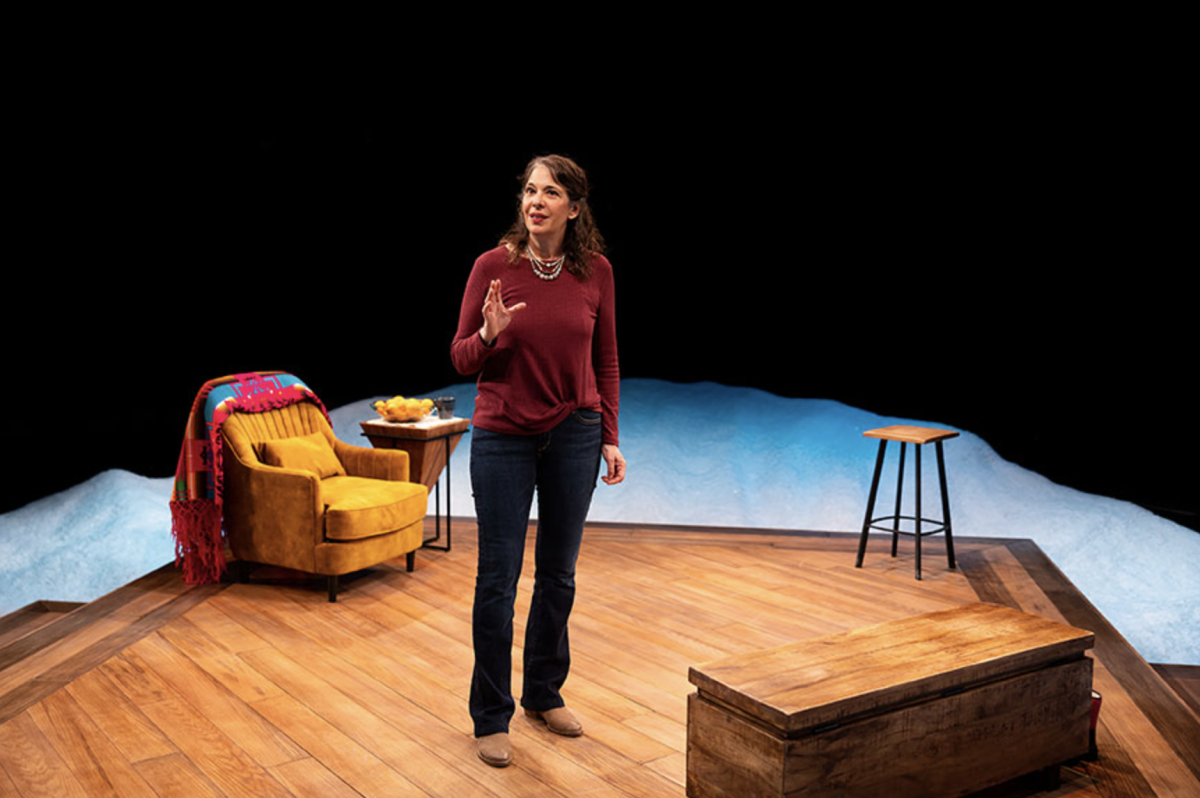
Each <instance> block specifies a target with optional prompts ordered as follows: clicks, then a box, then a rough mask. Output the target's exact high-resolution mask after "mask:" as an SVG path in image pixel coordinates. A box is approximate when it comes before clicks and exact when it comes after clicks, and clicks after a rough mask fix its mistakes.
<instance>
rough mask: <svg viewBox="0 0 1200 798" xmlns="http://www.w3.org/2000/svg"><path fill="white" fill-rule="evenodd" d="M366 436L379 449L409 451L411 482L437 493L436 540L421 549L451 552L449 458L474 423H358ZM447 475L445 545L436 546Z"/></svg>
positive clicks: (460, 420) (437, 420)
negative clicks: (443, 475) (444, 476)
mask: <svg viewBox="0 0 1200 798" xmlns="http://www.w3.org/2000/svg"><path fill="white" fill-rule="evenodd" d="M359 426H361V427H362V431H363V435H365V436H366V437H367V440H369V441H371V445H372V446H374V447H375V448H376V449H403V450H404V451H406V452H408V476H409V481H410V482H419V483H420V484H422V485H424V486H425V487H427V488H429V489H430V490H432V491H433V492H434V494H433V512H434V531H435V534H434V536H433V537H431V538H429V539H428V540H426V541H425V542H424V543H423V544H422V546H423V547H424V548H427V549H437V550H438V551H450V469H449V468H448V466H449V465H450V455H452V454H453V453H454V450H455V449H456V448H457V447H458V442H459V440H460V439H461V438H462V436H463V435H465V434H466V433H467V428H468V427H470V426H471V422H470V421H468V420H467V419H465V418H449V419H445V420H443V419H440V418H427V419H423V420H421V421H410V422H397V421H385V420H384V419H382V418H379V419H372V420H371V421H363V422H361V423H360V424H359ZM443 470H444V471H445V472H446V545H445V546H437V545H433V544H435V543H437V542H438V541H440V540H441V538H442V511H441V507H442V497H441V488H440V485H441V479H440V477H441V475H442V471H443Z"/></svg>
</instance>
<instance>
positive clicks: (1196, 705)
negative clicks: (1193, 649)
mask: <svg viewBox="0 0 1200 798" xmlns="http://www.w3.org/2000/svg"><path fill="white" fill-rule="evenodd" d="M1150 667H1151V668H1154V672H1155V673H1157V674H1158V675H1159V676H1160V677H1161V678H1162V680H1163V681H1164V682H1166V683H1167V685H1168V686H1169V687H1170V688H1171V689H1172V690H1174V691H1175V693H1176V695H1178V696H1179V698H1180V700H1182V701H1183V703H1185V704H1187V706H1188V708H1189V709H1190V710H1192V714H1193V715H1195V716H1196V719H1197V720H1200V665H1163V664H1161V663H1151V664H1150Z"/></svg>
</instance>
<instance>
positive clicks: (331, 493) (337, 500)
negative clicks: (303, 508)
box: [321, 476, 429, 540]
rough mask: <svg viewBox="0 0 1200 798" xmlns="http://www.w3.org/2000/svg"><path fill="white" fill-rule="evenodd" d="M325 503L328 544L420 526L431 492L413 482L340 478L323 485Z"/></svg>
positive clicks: (323, 482) (322, 483) (324, 481)
mask: <svg viewBox="0 0 1200 798" xmlns="http://www.w3.org/2000/svg"><path fill="white" fill-rule="evenodd" d="M321 502H322V503H323V504H324V505H325V538H326V539H327V540H361V539H363V538H369V537H374V536H376V535H382V534H385V533H389V532H394V531H395V530H397V529H401V528H402V527H406V526H408V525H409V524H414V523H417V522H419V521H420V520H421V519H422V518H424V517H425V511H426V508H427V506H428V504H429V492H428V490H427V489H426V488H425V486H424V485H417V484H414V483H412V482H386V481H384V480H379V479H367V478H365V477H347V476H339V477H329V478H328V479H324V480H322V481H321Z"/></svg>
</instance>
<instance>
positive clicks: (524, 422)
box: [450, 155, 625, 767]
mask: <svg viewBox="0 0 1200 798" xmlns="http://www.w3.org/2000/svg"><path fill="white" fill-rule="evenodd" d="M587 198H588V186H587V175H586V174H585V173H584V171H583V170H582V169H581V168H580V167H579V166H578V165H577V164H576V163H575V162H574V161H572V160H571V159H569V158H565V157H562V156H558V155H548V156H544V157H539V158H534V159H533V160H532V161H530V162H529V165H528V166H527V167H526V168H525V174H524V175H523V177H522V179H521V195H520V204H519V208H518V214H517V220H516V222H515V223H514V224H513V226H512V228H511V229H510V230H509V232H508V233H507V234H506V235H505V236H504V238H503V239H502V240H501V242H500V246H498V247H496V248H495V249H493V250H490V251H488V252H485V253H484V254H483V255H481V256H480V257H479V259H478V260H476V261H475V267H474V269H473V270H472V271H471V276H470V278H469V279H468V281H467V288H466V292H465V293H464V295H463V304H462V311H461V313H460V315H459V321H458V332H457V334H456V335H455V338H454V342H453V344H452V345H451V349H450V354H451V359H452V360H453V361H454V366H455V368H457V369H458V371H459V373H461V374H475V373H476V372H478V373H479V382H478V388H479V393H478V396H477V397H476V400H475V415H474V417H473V419H472V423H473V425H474V430H473V432H472V435H471V487H472V491H473V492H474V496H475V514H476V516H477V518H478V522H479V570H478V575H477V577H476V582H475V607H474V612H473V617H472V627H473V632H472V634H473V640H474V646H475V670H474V674H473V676H472V680H471V699H470V709H471V718H472V720H473V721H474V724H475V737H476V738H477V740H478V750H479V756H480V758H482V759H483V760H484V761H485V762H487V763H488V764H489V765H493V766H495V767H504V766H506V765H508V764H509V762H511V761H512V747H511V744H510V742H509V737H508V723H509V719H510V718H511V717H512V714H513V712H514V710H515V703H514V701H513V697H512V691H511V684H512V637H513V603H514V601H515V599H516V595H517V580H518V578H519V577H520V575H521V564H522V560H523V558H524V554H525V530H526V528H527V527H528V525H529V515H530V508H531V506H532V501H533V495H534V492H535V490H536V493H537V499H538V527H537V547H536V557H535V566H536V573H535V576H534V588H533V603H532V605H531V606H530V610H529V620H528V622H527V624H526V629H525V658H524V687H523V692H522V695H521V706H522V707H523V708H524V709H525V713H526V714H527V715H528V716H529V717H530V718H531V719H533V720H535V721H539V722H544V723H545V724H546V726H547V728H548V729H549V730H550V731H552V732H554V733H556V734H563V735H566V736H569V737H577V736H579V735H581V734H583V727H582V726H581V725H580V723H579V721H578V720H576V718H575V716H574V715H573V714H572V713H571V711H570V710H569V709H567V708H566V706H565V705H564V702H563V699H562V696H561V695H560V692H559V691H560V689H561V688H562V685H563V682H565V681H566V678H567V672H568V670H569V668H570V647H569V644H568V639H567V619H568V617H569V616H570V613H571V606H572V604H573V602H574V598H575V560H576V557H577V556H578V554H579V546H580V542H581V540H582V537H583V524H584V521H585V519H586V518H587V512H588V507H589V506H590V504H591V500H592V491H593V490H594V488H595V485H596V477H597V476H598V475H599V469H600V461H601V460H602V459H603V461H604V463H605V465H606V473H605V475H604V476H603V477H602V479H603V481H604V482H605V483H606V484H609V485H615V484H617V483H618V482H621V481H622V480H623V479H624V478H625V459H624V458H623V457H622V456H621V452H620V449H618V448H617V443H618V436H617V413H618V407H619V404H620V370H619V368H618V365H617V338H616V330H615V326H614V314H613V277H612V266H611V265H610V264H609V262H608V260H607V259H606V258H605V257H604V256H603V255H602V254H600V253H601V251H602V250H603V248H604V240H603V238H602V237H601V236H600V233H599V231H598V230H597V229H596V225H595V223H594V222H593V220H592V214H591V209H590V208H589V207H588V201H587Z"/></svg>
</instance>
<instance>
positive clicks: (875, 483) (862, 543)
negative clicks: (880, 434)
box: [854, 439, 887, 568]
mask: <svg viewBox="0 0 1200 798" xmlns="http://www.w3.org/2000/svg"><path fill="white" fill-rule="evenodd" d="M886 450H887V441H885V440H882V439H881V440H880V441H879V454H878V455H876V457H875V476H874V477H872V478H871V493H870V494H869V495H868V497H867V515H866V517H865V518H863V528H862V537H861V538H859V539H858V560H857V562H855V564H854V567H855V568H862V564H863V555H864V554H866V552H867V535H868V533H870V531H871V513H873V512H875V494H876V492H877V491H878V490H879V474H880V472H882V471H883V453H884V452H885V451H886Z"/></svg>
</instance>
